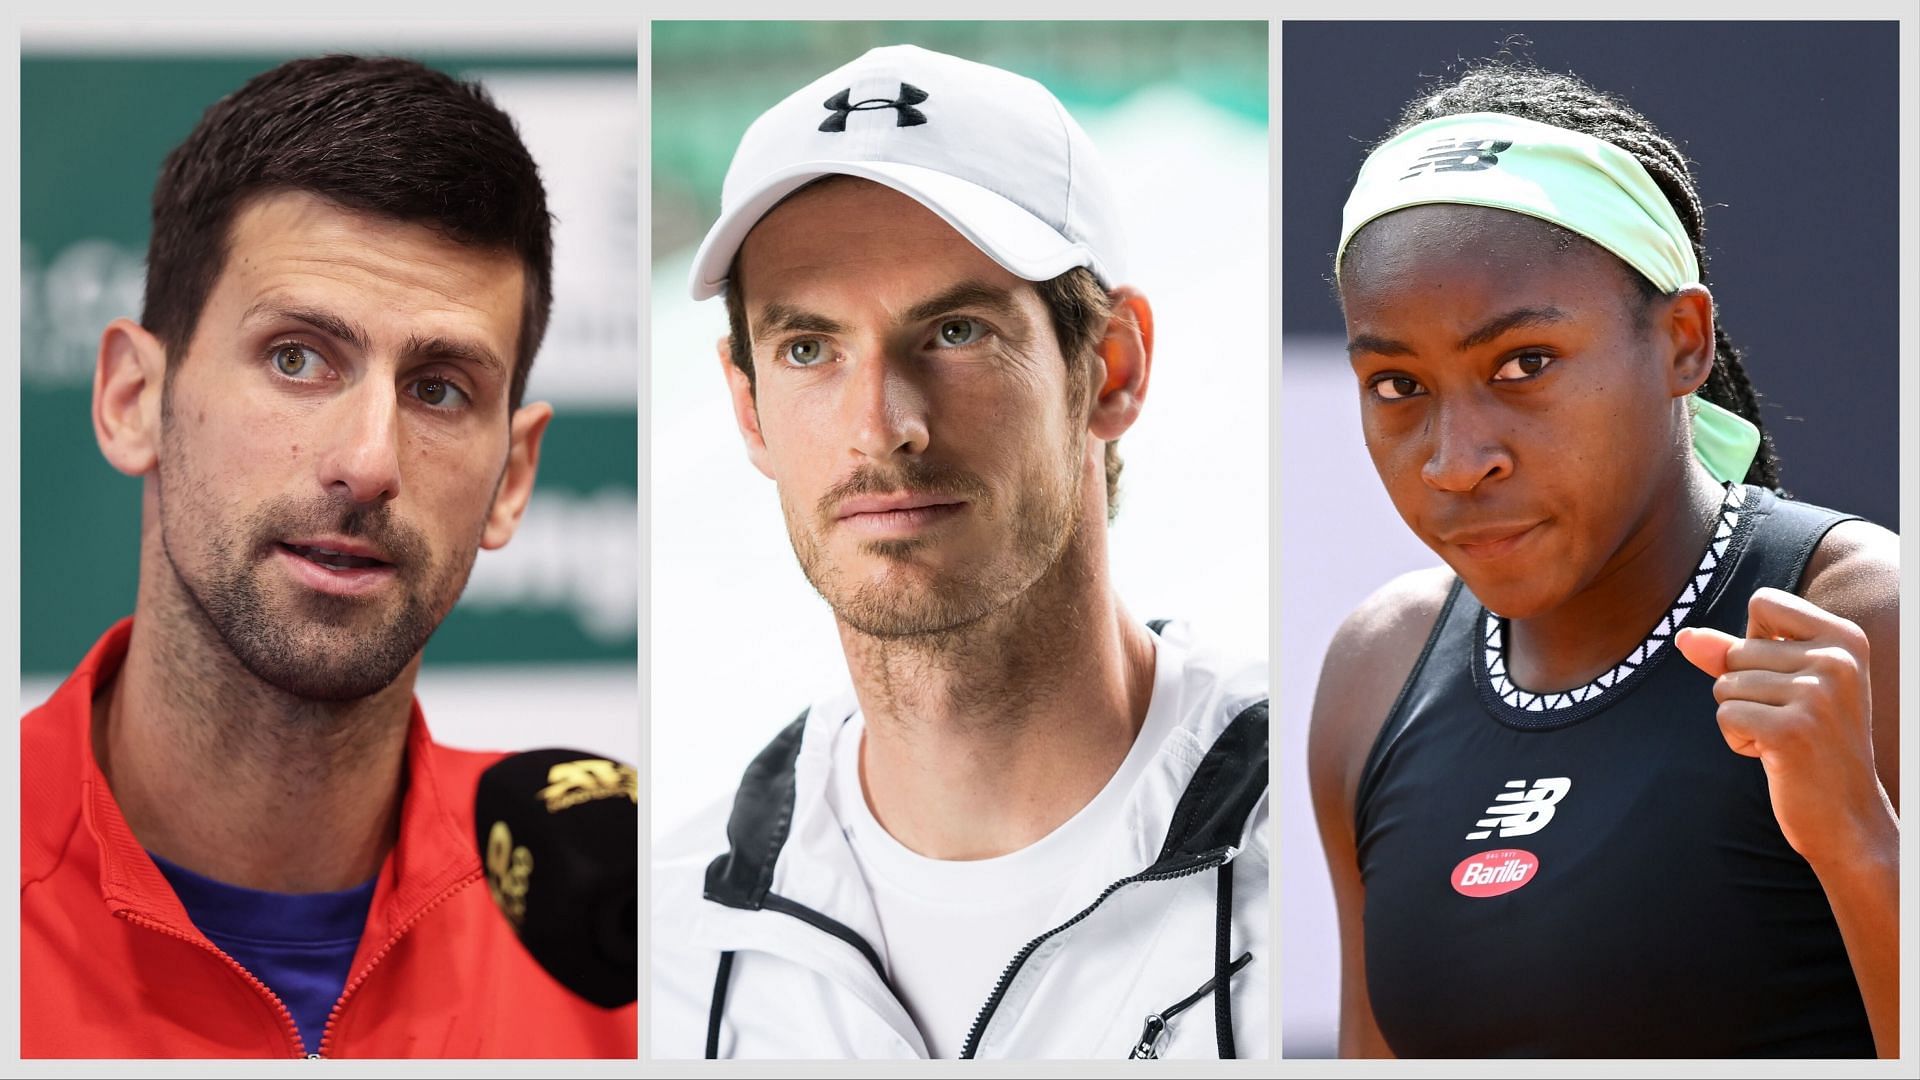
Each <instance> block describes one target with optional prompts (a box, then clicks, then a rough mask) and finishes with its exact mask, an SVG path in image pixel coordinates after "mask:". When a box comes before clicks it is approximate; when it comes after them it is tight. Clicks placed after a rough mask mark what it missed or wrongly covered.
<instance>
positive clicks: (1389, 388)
mask: <svg viewBox="0 0 1920 1080" xmlns="http://www.w3.org/2000/svg"><path fill="white" fill-rule="evenodd" d="M1373 392H1374V393H1376V394H1378V395H1380V396H1381V397H1383V398H1385V399H1387V400H1388V401H1395V400H1398V399H1400V398H1408V397H1412V396H1414V395H1415V394H1418V393H1420V392H1421V389H1420V383H1419V381H1418V380H1417V379H1412V378H1409V377H1407V376H1405V375H1388V376H1385V377H1383V378H1379V379H1375V380H1374V381H1373Z"/></svg>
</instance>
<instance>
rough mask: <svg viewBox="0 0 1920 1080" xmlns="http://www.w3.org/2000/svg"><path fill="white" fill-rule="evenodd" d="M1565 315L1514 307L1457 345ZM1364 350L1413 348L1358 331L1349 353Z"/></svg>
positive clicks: (1407, 351)
mask: <svg viewBox="0 0 1920 1080" xmlns="http://www.w3.org/2000/svg"><path fill="white" fill-rule="evenodd" d="M1566 318H1567V313H1566V312H1564V311H1561V310H1560V309H1559V308H1557V307H1543V308H1515V309H1513V310H1512V311H1509V312H1507V313H1505V314H1504V315H1497V316H1495V317H1494V318H1491V319H1489V320H1487V321H1486V322H1484V323H1482V324H1480V325H1479V326H1478V327H1476V328H1474V329H1473V330H1471V331H1469V332H1468V333H1467V335H1466V336H1465V337H1463V338H1461V339H1460V341H1459V343H1458V344H1457V345H1455V346H1454V348H1456V349H1471V348H1473V347H1475V346H1477V345H1485V344H1486V343H1487V342H1489V341H1492V340H1494V339H1495V338H1498V337H1499V336H1500V335H1502V334H1505V333H1508V332H1509V331H1513V330H1520V329H1524V328H1526V327H1529V326H1550V325H1552V324H1553V323H1557V322H1561V321H1563V320H1565V319H1566ZM1361 353H1374V354H1376V355H1379V356H1411V355H1413V353H1414V348H1413V346H1411V345H1408V344H1407V343H1406V342H1404V341H1396V340H1394V339H1393V338H1385V337H1380V336H1378V335H1375V334H1356V335H1354V336H1353V338H1352V339H1351V340H1349V341H1348V342H1347V355H1348V356H1358V355H1359V354H1361Z"/></svg>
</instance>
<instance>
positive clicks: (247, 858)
mask: <svg viewBox="0 0 1920 1080" xmlns="http://www.w3.org/2000/svg"><path fill="white" fill-rule="evenodd" d="M551 263H552V240H551V223H550V217H549V215H548V212H547V207H546V196H545V193H544V191H543V189H542V187H541V184H540V179H539V175H538V172H537V170H536V168H535V165H534V162H533V160H532V159H531V157H530V156H529V155H528V153H527V151H526V148H525V147H524V146H523V145H522V144H521V142H520V140H519V138H518V136H517V135H516V133H515V131H514V127H513V124H512V122H511V120H509V119H508V118H507V116H506V115H505V114H504V113H502V112H501V111H500V110H499V109H498V108H496V107H495V106H494V105H493V103H492V101H491V100H490V99H489V98H488V97H487V95H486V93H485V92H484V91H482V90H481V89H480V88H479V87H477V86H474V85H471V84H465V83H460V82H457V81H455V80H453V79H451V78H448V77H447V76H445V75H443V74H440V73H438V72H434V71H431V70H429V69H427V68H425V67H422V66H420V65H419V64H416V63H413V62H411V61H403V60H393V59H375V60H368V59H359V58H354V57H338V56H336V57H327V58H324V59H316V60H302V61H294V62H291V63H288V64H284V65H282V66H280V67H278V68H275V69H274V70H272V71H270V72H267V73H266V74H263V75H261V76H259V77H257V78H255V79H253V80H252V81H251V82H249V83H248V84H247V85H246V86H245V87H243V88H242V89H240V90H239V91H237V92H236V93H234V94H233V95H231V96H229V97H228V98H226V99H224V100H222V101H221V102H219V103H218V104H216V105H214V106H213V107H212V108H211V109H209V110H208V112H207V113H206V115H205V116H204V117H203V118H202V120H201V122H200V124H199V126H198V127H197V128H196V129H195V130H194V132H193V134H192V135H191V136H189V137H188V139H187V141H186V142H185V143H183V144H182V145H181V146H180V147H179V148H177V149H176V150H175V151H174V152H173V154H172V155H170V156H169V157H168V159H167V161H166V164H165V166H164V167H163V170H162V174H161V177H160V181H159V184H158V186H157V188H156V190H155V193H154V200H153V232H152V238H151V242H150V247H149V251H148V272H147V291H146V302H145V309H144V312H143V314H142V316H141V319H140V321H139V322H138V323H135V322H132V321H130V320H127V319H119V320H115V321H114V322H113V323H112V324H111V325H109V326H108V327H107V328H106V331H105V333H104V334H103V335H102V337H101V343H100V352H99V359H98V364H97V367H96V370H95V373H94V396H93V423H94V431H95V434H96V436H97V438H98V441H99V444H100V448H101V451H102V452H103V453H104V454H105V455H106V457H107V460H108V461H109V462H110V463H112V465H113V466H114V467H115V468H117V469H119V470H120V471H122V472H124V473H127V474H129V475H132V476H138V477H141V478H142V479H143V481H144V483H143V493H142V502H141V546H140V586H139V592H138V596H137V600H136V603H135V608H134V616H133V618H132V619H130V620H126V621H123V622H121V623H120V624H119V625H117V626H115V627H113V628H112V629H111V630H109V631H108V632H107V634H106V636H105V637H104V638H102V639H101V641H100V643H99V644H98V645H96V646H95V647H94V649H93V650H92V652H91V653H90V654H89V655H88V656H87V658H86V660H85V661H83V662H82V664H81V665H80V667H79V669H78V670H77V671H76V672H75V673H74V675H73V677H72V678H70V679H69V680H68V681H67V682H66V684H65V685H63V686H62V687H61V688H60V690H59V691H58V692H57V693H56V694H55V695H54V696H53V698H52V699H50V700H49V701H48V702H47V703H46V704H45V705H43V706H41V707H40V708H38V709H36V710H34V711H33V712H32V713H31V714H29V715H28V716H27V717H26V719H25V720H24V721H23V723H22V735H21V742H22V754H21V761H22V779H23V784H22V788H23V790H22V800H21V804H22V823H21V832H22V844H21V864H22V865H21V902H20V903H21V922H22V926H21V1000H22V1006H21V1025H20V1027H21V1051H22V1053H23V1054H24V1055H26V1056H34V1057H39V1056H48V1057H56V1056H57V1057H69V1056H86V1057H101V1056H104V1057H145V1056H186V1057H220V1056H301V1055H303V1054H304V1055H317V1056H325V1057H346V1056H354V1057H361V1056H368V1057H401V1056H414V1055H430V1056H524V1057H563V1056H629V1057H630V1056H632V1055H633V1054H634V1053H635V1047H636V1042H635V1016H634V1010H633V1008H632V1006H628V1007H625V1008H621V1009H614V1010H605V1009H601V1008H598V1007H596V1006H593V1005H590V1004H588V1003H586V1002H585V1001H582V1000H580V999H578V998H575V997H574V996H573V995H572V994H571V993H570V992H568V991H567V990H565V989H564V988H563V987H561V986H560V985H559V984H558V983H556V982H555V981H554V980H553V979H552V978H550V977H549V976H547V974H546V973H545V972H544V971H543V970H542V969H541V968H540V967H539V966H538V965H537V964H536V963H535V962H534V961H533V960H532V959H531V958H530V957H529V956H528V955H527V954H526V952H525V951H524V950H523V949H522V948H521V946H520V944H519V942H518V941H516V940H515V939H514V937H513V933H512V930H511V929H510V927H509V925H508V924H507V922H506V921H505V919H503V918H502V917H501V916H500V915H499V914H498V913H497V912H495V911H493V910H492V905H491V901H490V900H489V897H488V893H487V887H486V885H485V883H484V882H483V881H482V879H481V869H480V865H479V861H478V858H477V856H476V853H475V849H474V844H473V841H472V814H473V795H474V789H475V784H476V782H477V778H478V776H479V773H480V771H481V770H482V769H483V768H484V767H485V766H486V765H488V764H490V763H491V762H492V761H493V760H495V759H497V757H498V755H481V754H471V753H466V752H463V751H456V750H451V749H448V748H445V747H440V746H436V745H435V744H434V743H433V742H432V740H431V739H430V738H429V736H428V733H427V729H426V726H425V723H424V720H423V719H422V717H421V714H420V710H419V708H418V706H417V704H415V703H414V701H413V684H414V678H415V675H416V674H417V672H418V670H419V665H420V653H421V649H422V647H423V646H424V645H425V643H426V640H427V638H428V636H429V635H430V634H432V632H433V630H434V629H435V627H437V626H438V625H439V623H440V621H441V620H442V619H443V618H444V617H445V616H446V615H447V613H448V611H449V610H450V609H451V608H452V607H453V604H454V601H455V600H456V599H458V597H459V595H460V592H461V590H462V588H464V586H465V584H466V581H467V575H468V572H469V571H470V570H471V568H472V566H473V560H474V557H475V553H476V551H477V549H478V548H482V547H485V548H497V547H500V546H501V545H503V544H505V543H506V542H507V541H508V540H509V539H510V538H511V537H512V535H513V533H514V530H515V528H516V527H517V526H518V524H519V521H520V516H521V513H522V512H523V511H524V510H525V508H526V505H527V499H528V497H529V495H530V494H531V492H532V488H533V481H534V472H535V468H536V466H537V464H538V460H539V450H540V441H541V436H542V434H543V433H544V431H545V429H546V426H547V421H548V419H549V418H550V416H551V409H549V407H548V406H546V405H545V404H523V403H522V401H521V397H522V393H523V390H524V388H525V385H526V377H527V370H528V368H529V366H530V365H531V363H532V359H533V355H534V353H535V351H536V350H537V349H538V347H539V344H540V339H541V336H542V333H543V331H544V329H545V326H546V321H547V314H548V309H549V306H550V303H551V285H550V283H551Z"/></svg>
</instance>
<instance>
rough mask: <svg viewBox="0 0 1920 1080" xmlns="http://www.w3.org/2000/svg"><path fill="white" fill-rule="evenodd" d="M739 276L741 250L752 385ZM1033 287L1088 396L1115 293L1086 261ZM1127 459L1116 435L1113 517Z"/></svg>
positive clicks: (735, 356)
mask: <svg viewBox="0 0 1920 1080" xmlns="http://www.w3.org/2000/svg"><path fill="white" fill-rule="evenodd" d="M739 281H740V257H739V256H738V255H735V256H734V259H733V267H732V269H730V270H728V271H727V286H726V302H727V356H728V358H729V359H731V360H732V361H733V366H734V367H737V368H739V369H740V370H741V371H742V372H743V373H745V374H746V376H747V385H748V386H750V387H752V386H755V383H754V379H753V347H752V345H751V344H750V342H751V340H752V339H751V334H750V331H749V328H748V326H747V308H746V300H745V299H744V298H743V297H742V296H741V295H740V287H739ZM1033 288H1034V291H1035V292H1038V293H1039V294H1040V300H1041V302H1042V303H1044V304H1045V305H1046V308H1047V315H1048V321H1049V322H1051V323H1052V324H1053V335H1054V337H1055V339H1057V340H1058V341H1059V343H1060V353H1061V355H1062V356H1064V357H1065V358H1066V362H1067V376H1068V378H1067V392H1068V393H1069V394H1071V395H1073V397H1074V398H1076V399H1079V400H1086V399H1087V398H1088V395H1089V394H1090V393H1091V390H1092V388H1091V387H1090V386H1089V385H1088V384H1089V382H1090V379H1089V376H1090V374H1091V373H1092V371H1093V360H1094V357H1095V356H1096V355H1097V350H1098V348H1099V345H1100V341H1101V339H1102V338H1103V337H1105V336H1106V332H1107V322H1108V321H1109V320H1110V319H1112V318H1113V298H1112V297H1111V296H1109V295H1108V293H1107V291H1106V290H1105V289H1103V288H1101V287H1100V282H1099V281H1098V280H1097V279H1095V278H1094V276H1093V272H1092V271H1090V270H1088V269H1087V268H1085V267H1082V266H1076V267H1074V268H1073V269H1071V270H1068V271H1067V272H1066V273H1064V274H1061V275H1059V276H1058V277H1054V278H1049V279H1048V280H1046V281H1036V282H1034V283H1033ZM1122 464H1123V463H1122V462H1121V460H1120V440H1118V439H1113V440H1110V441H1109V442H1108V443H1107V448H1106V473H1107V520H1108V521H1112V520H1113V519H1114V517H1115V516H1116V515H1118V514H1119V512H1120V469H1121V466H1122Z"/></svg>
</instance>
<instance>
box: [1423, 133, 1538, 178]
mask: <svg viewBox="0 0 1920 1080" xmlns="http://www.w3.org/2000/svg"><path fill="white" fill-rule="evenodd" d="M1512 145H1513V143H1511V142H1509V141H1508V140H1506V139H1461V140H1459V141H1458V142H1454V141H1448V142H1443V143H1435V144H1434V145H1432V146H1430V147H1428V148H1427V152H1426V153H1425V154H1423V155H1421V157H1420V160H1418V161H1416V162H1414V163H1413V167H1412V168H1411V169H1408V170H1407V175H1406V176H1403V177H1401V178H1400V179H1402V180H1407V179H1411V178H1412V177H1415V176H1418V175H1420V173H1421V171H1422V170H1425V169H1428V168H1431V169H1432V170H1433V171H1434V172H1479V171H1480V170H1481V169H1486V168H1491V167H1493V166H1495V165H1498V164H1500V152H1501V151H1502V150H1505V149H1507V148H1508V147H1510V146H1512Z"/></svg>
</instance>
